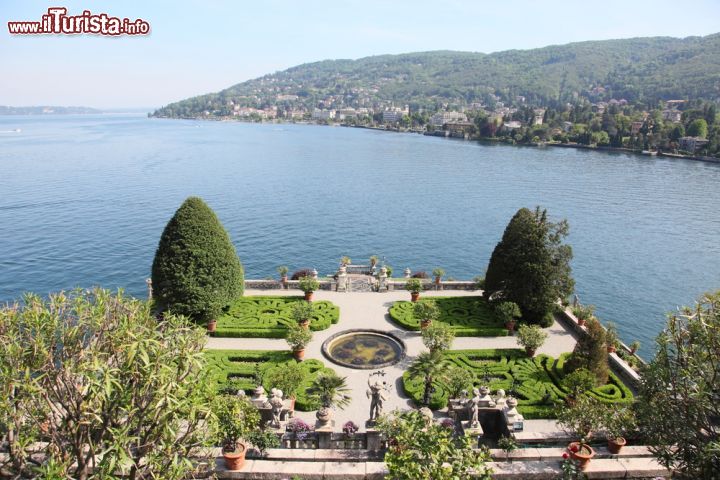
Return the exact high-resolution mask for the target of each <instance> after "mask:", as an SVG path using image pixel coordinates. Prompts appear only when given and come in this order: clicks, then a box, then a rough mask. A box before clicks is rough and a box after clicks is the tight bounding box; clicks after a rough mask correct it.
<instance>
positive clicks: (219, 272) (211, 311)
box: [152, 197, 245, 322]
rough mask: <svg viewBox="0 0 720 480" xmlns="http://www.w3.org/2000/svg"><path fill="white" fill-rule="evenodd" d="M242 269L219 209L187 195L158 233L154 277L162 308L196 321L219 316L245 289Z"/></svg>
mask: <svg viewBox="0 0 720 480" xmlns="http://www.w3.org/2000/svg"><path fill="white" fill-rule="evenodd" d="M244 281H245V279H244V274H243V268H242V264H241V263H240V259H238V256H237V253H236V251H235V247H234V246H233V244H232V243H231V242H230V237H229V235H228V233H227V232H226V231H225V228H224V227H223V226H222V224H221V223H220V220H218V218H217V216H216V215H215V212H213V211H212V209H211V208H210V207H208V206H207V204H206V203H205V202H204V201H203V200H202V199H200V198H198V197H189V198H188V199H187V200H185V201H184V202H183V204H182V205H181V206H180V208H178V210H177V212H175V215H173V217H172V218H171V219H170V221H169V222H168V224H167V226H166V227H165V230H164V231H163V233H162V236H161V237H160V243H159V245H158V248H157V251H156V252H155V260H154V261H153V265H152V282H153V287H154V291H155V297H156V301H157V303H158V307H159V308H160V309H161V310H171V311H172V312H174V313H179V314H182V315H186V316H188V317H190V318H192V319H193V320H195V321H197V322H207V321H209V320H211V319H213V318H215V317H216V316H217V315H218V314H219V313H220V311H221V310H222V308H223V307H224V306H225V305H227V304H228V303H230V302H231V301H232V300H233V299H235V298H237V297H239V296H241V295H242V294H243V287H244Z"/></svg>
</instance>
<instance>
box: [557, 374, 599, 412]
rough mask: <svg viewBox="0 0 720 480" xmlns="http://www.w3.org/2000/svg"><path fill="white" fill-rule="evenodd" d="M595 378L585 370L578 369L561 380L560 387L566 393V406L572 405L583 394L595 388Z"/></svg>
mask: <svg viewBox="0 0 720 480" xmlns="http://www.w3.org/2000/svg"><path fill="white" fill-rule="evenodd" d="M595 382H597V378H596V377H595V375H594V374H593V373H592V372H591V371H590V370H588V369H587V368H578V369H577V370H575V371H574V372H572V373H571V374H569V375H567V376H566V377H565V378H563V380H562V386H563V387H565V389H566V390H567V391H568V395H567V398H566V399H565V400H566V402H567V403H568V404H572V403H574V402H575V401H576V400H577V399H578V398H580V396H581V395H583V394H584V393H585V392H587V391H589V390H592V389H593V388H595Z"/></svg>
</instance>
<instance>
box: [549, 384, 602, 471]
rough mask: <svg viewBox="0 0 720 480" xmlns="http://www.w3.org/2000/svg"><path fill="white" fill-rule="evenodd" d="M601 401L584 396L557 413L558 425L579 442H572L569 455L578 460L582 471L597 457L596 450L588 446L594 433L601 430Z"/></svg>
mask: <svg viewBox="0 0 720 480" xmlns="http://www.w3.org/2000/svg"><path fill="white" fill-rule="evenodd" d="M601 409H602V405H601V404H600V402H599V401H597V400H595V399H594V398H592V397H590V396H588V395H582V396H581V397H580V398H578V399H577V401H576V402H574V403H573V404H572V405H563V406H561V407H560V409H559V411H558V412H557V423H558V425H560V426H561V427H563V428H564V429H565V430H566V431H567V432H568V433H570V434H571V435H574V436H575V437H576V438H577V439H578V440H577V441H574V442H570V444H569V445H568V454H569V455H570V457H571V458H572V459H573V460H577V461H578V463H579V464H580V469H582V470H585V469H586V468H587V464H588V462H590V460H591V459H592V458H593V457H594V456H595V450H593V448H592V447H591V446H590V445H588V442H589V441H590V438H592V435H593V433H594V432H597V431H598V429H600V428H601V426H602V425H601V422H600V410H601Z"/></svg>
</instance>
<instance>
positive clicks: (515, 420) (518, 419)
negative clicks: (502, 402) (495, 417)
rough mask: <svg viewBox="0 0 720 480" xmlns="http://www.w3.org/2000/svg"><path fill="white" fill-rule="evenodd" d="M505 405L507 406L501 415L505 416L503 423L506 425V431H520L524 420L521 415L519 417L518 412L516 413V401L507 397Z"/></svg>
mask: <svg viewBox="0 0 720 480" xmlns="http://www.w3.org/2000/svg"><path fill="white" fill-rule="evenodd" d="M506 404H507V406H506V407H505V410H504V411H503V414H504V415H505V422H506V423H507V427H508V430H510V431H511V432H512V431H515V430H522V429H523V422H524V420H525V419H524V418H523V416H522V415H520V412H518V411H517V404H518V401H517V399H516V398H513V397H508V399H507V402H506ZM518 427H519V428H518Z"/></svg>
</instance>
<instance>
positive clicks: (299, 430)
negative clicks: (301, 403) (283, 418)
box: [285, 418, 313, 448]
mask: <svg viewBox="0 0 720 480" xmlns="http://www.w3.org/2000/svg"><path fill="white" fill-rule="evenodd" d="M285 431H286V432H287V433H289V434H291V435H292V440H293V448H296V447H297V441H298V440H300V441H302V440H305V438H306V437H307V436H308V434H310V433H312V431H313V427H312V425H309V424H307V423H306V422H305V421H303V419H301V418H293V419H292V420H290V421H289V422H288V424H287V425H286V426H285Z"/></svg>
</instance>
